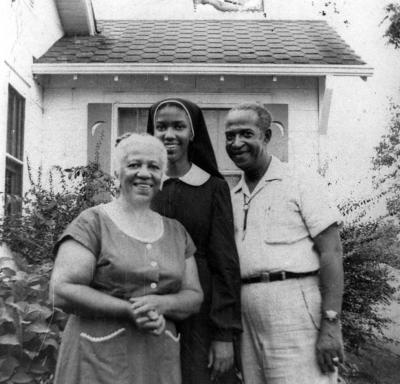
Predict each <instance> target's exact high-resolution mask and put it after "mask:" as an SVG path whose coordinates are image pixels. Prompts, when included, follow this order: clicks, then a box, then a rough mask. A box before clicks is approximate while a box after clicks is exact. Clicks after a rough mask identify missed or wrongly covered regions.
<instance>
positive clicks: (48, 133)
mask: <svg viewBox="0 0 400 384" xmlns="http://www.w3.org/2000/svg"><path fill="white" fill-rule="evenodd" d="M42 81H43V86H44V88H45V91H44V96H43V106H44V119H43V127H42V149H43V150H42V154H41V161H42V163H43V165H44V166H45V168H50V167H51V166H53V165H61V166H63V167H67V166H73V165H80V164H84V163H85V162H86V159H87V155H86V147H87V104H88V103H112V104H126V105H136V106H148V105H150V104H151V103H153V102H155V101H157V100H159V99H161V98H164V97H171V96H180V97H183V98H188V99H190V100H192V101H194V102H197V103H198V104H199V105H200V106H202V107H213V106H215V107H217V106H218V107H221V108H222V107H231V106H232V105H234V104H238V103H240V102H252V101H259V102H262V103H270V104H271V103H279V104H282V103H283V104H288V105H289V124H288V125H289V161H290V162H291V163H293V164H295V165H296V166H300V165H301V166H311V167H313V168H316V167H317V153H318V131H317V130H318V79H317V78H299V77H297V78H294V77H292V78H289V77H286V78H285V77H282V78H278V79H277V81H276V82H274V81H272V78H271V77H248V78H244V77H242V76H236V77H235V76H231V77H229V76H225V77H224V81H221V79H220V77H219V76H213V77H202V76H197V77H194V76H169V77H168V81H165V80H164V79H163V77H162V76H154V77H152V76H141V77H140V76H139V77H138V76H120V77H119V78H118V81H115V80H114V78H113V77H112V76H104V77H101V76H79V77H78V79H77V80H73V77H72V76H56V77H55V76H53V77H50V78H44V79H42ZM114 129H115V127H114ZM32 144H33V143H32Z"/></svg>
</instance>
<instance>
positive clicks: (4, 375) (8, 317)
mask: <svg viewBox="0 0 400 384" xmlns="http://www.w3.org/2000/svg"><path fill="white" fill-rule="evenodd" d="M7 262H9V260H6V258H2V259H0V271H1V272H0V314H1V315H0V383H7V384H11V383H43V384H44V383H49V382H50V380H51V379H52V374H53V372H54V369H55V364H56V360H57V353H58V346H59V343H60V332H61V329H62V327H63V324H64V321H65V317H66V316H65V314H64V313H62V312H61V311H58V310H54V308H52V307H51V305H50V303H49V300H48V281H49V273H50V271H51V268H52V264H51V263H46V264H43V265H41V266H40V267H38V268H34V269H32V268H29V267H28V266H25V268H24V269H25V270H20V269H18V270H17V269H16V268H13V267H10V263H8V266H6V267H5V266H4V265H5V264H6V263H7Z"/></svg>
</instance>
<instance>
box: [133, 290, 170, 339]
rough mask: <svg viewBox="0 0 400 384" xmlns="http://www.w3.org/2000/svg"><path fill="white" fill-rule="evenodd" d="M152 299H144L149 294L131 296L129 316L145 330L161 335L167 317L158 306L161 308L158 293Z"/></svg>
mask: <svg viewBox="0 0 400 384" xmlns="http://www.w3.org/2000/svg"><path fill="white" fill-rule="evenodd" d="M149 296H154V298H150V300H142V299H144V298H147V297H148V296H142V297H139V298H131V299H130V303H129V316H130V318H131V319H132V320H133V321H134V323H135V324H136V326H137V327H138V328H139V329H141V330H143V331H148V332H151V333H153V334H154V335H160V334H161V333H162V332H163V331H164V329H165V318H164V316H163V315H162V314H160V312H159V310H158V309H156V308H161V306H159V305H158V304H157V303H158V299H159V297H158V296H157V295H149Z"/></svg>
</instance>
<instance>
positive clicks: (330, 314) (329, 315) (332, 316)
mask: <svg viewBox="0 0 400 384" xmlns="http://www.w3.org/2000/svg"><path fill="white" fill-rule="evenodd" d="M324 315H325V316H324V318H325V319H327V320H331V321H335V320H338V319H339V314H338V313H337V312H336V311H332V310H328V311H325V313H324Z"/></svg>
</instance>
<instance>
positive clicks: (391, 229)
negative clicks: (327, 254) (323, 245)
mask: <svg viewBox="0 0 400 384" xmlns="http://www.w3.org/2000/svg"><path fill="white" fill-rule="evenodd" d="M369 203H371V201H361V202H359V201H356V202H349V203H347V204H345V205H343V206H342V207H341V211H342V213H343V214H344V215H345V216H346V215H347V216H349V215H352V217H353V218H352V220H350V221H349V222H347V223H346V224H345V226H344V227H343V229H342V231H341V238H342V243H343V254H344V261H343V263H344V271H345V289H344V296H343V322H342V325H343V335H344V340H345V344H346V347H347V349H348V350H350V351H353V352H356V351H357V350H359V349H360V348H362V347H363V346H364V345H365V344H366V343H367V341H372V342H374V341H376V340H377V339H379V338H383V339H385V338H384V337H383V331H384V329H385V327H386V325H387V324H388V323H389V322H390V320H389V319H388V318H386V317H385V316H384V315H382V311H381V307H382V305H386V304H389V303H390V300H391V298H392V296H393V293H394V292H395V289H394V288H393V287H392V286H391V285H390V284H389V282H390V271H389V269H388V265H391V266H395V267H396V266H398V265H399V262H400V260H399V254H398V250H399V241H398V239H397V234H398V233H399V228H398V226H397V225H396V224H395V223H394V222H393V221H390V220H387V219H386V218H383V217H381V218H377V219H372V218H367V215H366V207H367V206H368V204H369ZM372 203H373V202H372Z"/></svg>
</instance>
